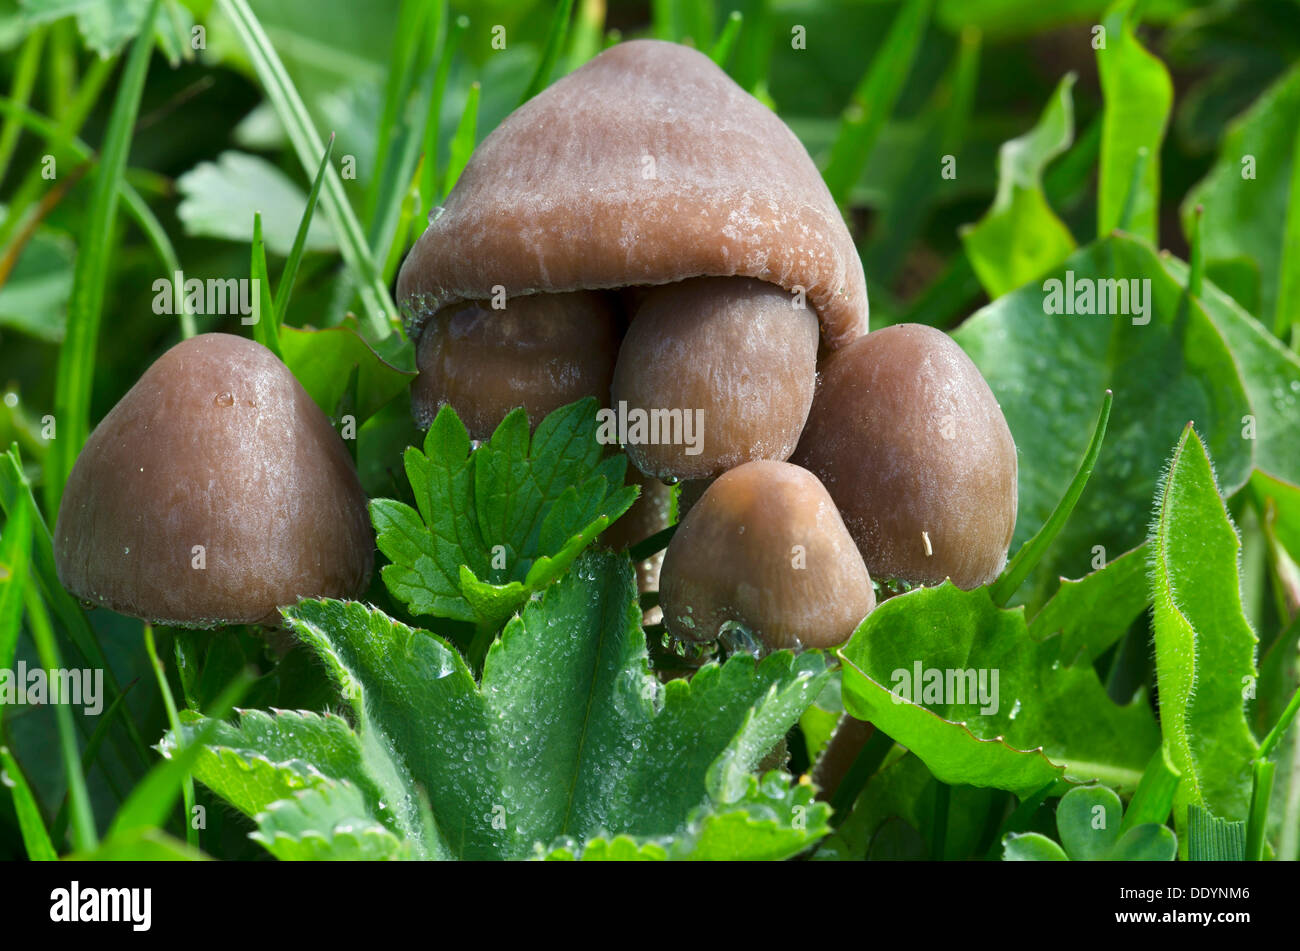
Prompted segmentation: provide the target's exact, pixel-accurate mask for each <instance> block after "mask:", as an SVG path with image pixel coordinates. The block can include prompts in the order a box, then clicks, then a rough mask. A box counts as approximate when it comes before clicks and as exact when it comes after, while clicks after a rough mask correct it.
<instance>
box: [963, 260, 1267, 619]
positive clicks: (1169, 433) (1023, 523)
mask: <svg viewBox="0 0 1300 951" xmlns="http://www.w3.org/2000/svg"><path fill="white" fill-rule="evenodd" d="M1071 275H1072V276H1071ZM1148 280H1149V281H1150V282H1151V283H1150V285H1149V286H1148V285H1146V284H1145V283H1143V282H1145V281H1148ZM1110 281H1125V282H1127V283H1126V284H1125V285H1124V286H1126V287H1127V288H1128V289H1130V290H1131V289H1132V288H1133V287H1134V286H1135V285H1133V284H1132V282H1133V281H1138V284H1137V285H1136V287H1137V288H1138V289H1139V293H1140V294H1141V295H1142V297H1143V309H1144V310H1145V313H1141V314H1140V313H1137V312H1135V313H1132V314H1119V315H1110V316H1103V315H1099V314H1079V313H1074V314H1070V313H1064V312H1046V313H1045V312H1044V311H1045V308H1046V309H1049V311H1055V310H1056V309H1057V308H1056V304H1057V303H1061V304H1062V305H1063V304H1064V301H1065V300H1066V299H1067V298H1069V299H1072V300H1074V302H1075V303H1076V304H1078V303H1080V302H1084V303H1086V299H1085V298H1084V297H1083V296H1082V295H1083V294H1084V289H1090V290H1091V293H1090V294H1089V297H1090V298H1091V299H1092V301H1093V303H1094V304H1095V303H1096V302H1097V299H1098V294H1099V293H1100V292H1102V291H1105V290H1106V289H1107V288H1115V289H1118V288H1119V287H1120V285H1119V284H1118V283H1113V284H1110V283H1106V282H1110ZM1052 282H1059V283H1052ZM1071 282H1073V283H1071ZM1084 282H1087V283H1084ZM1071 287H1073V289H1074V293H1073V296H1071V295H1070V293H1069V289H1070V288H1071ZM1119 303H1121V304H1122V303H1123V301H1122V299H1121V300H1120V301H1119ZM1128 303H1129V306H1128V309H1129V310H1132V311H1137V310H1138V309H1137V308H1134V307H1133V301H1132V300H1130V301H1129V302H1128ZM1077 309H1078V308H1076V310H1077ZM1112 309H1120V308H1112ZM1148 319H1149V322H1147V323H1142V322H1141V321H1146V320H1148ZM1135 320H1136V321H1138V323H1134V321H1135ZM954 337H955V338H956V340H957V342H958V343H959V344H960V345H961V346H962V347H963V348H964V349H965V350H966V352H967V353H968V354H969V355H970V356H971V358H972V360H974V362H975V365H976V366H978V367H979V369H980V372H981V373H982V374H983V375H984V377H985V379H987V380H988V383H989V386H990V387H991V388H992V390H993V393H994V395H995V396H996V397H997V399H998V402H999V404H1000V405H1001V407H1002V411H1003V413H1004V414H1005V416H1006V419H1007V424H1008V425H1009V426H1010V428H1011V433H1012V435H1013V436H1014V437H1015V440H1016V447H1017V450H1018V453H1019V457H1020V471H1019V513H1018V517H1017V522H1016V531H1015V537H1014V539H1013V540H1012V547H1013V548H1018V547H1019V546H1020V545H1023V544H1024V542H1025V541H1026V540H1027V539H1028V538H1030V537H1031V536H1032V535H1033V534H1034V533H1036V532H1037V531H1038V529H1039V528H1040V527H1041V526H1042V525H1043V524H1044V523H1045V522H1046V521H1047V519H1048V517H1049V515H1050V514H1051V512H1052V511H1053V510H1054V509H1055V507H1056V504H1057V502H1058V500H1059V499H1060V493H1061V486H1063V485H1066V484H1068V483H1069V482H1070V479H1071V477H1072V476H1073V475H1074V473H1075V470H1076V468H1077V466H1078V464H1079V459H1080V458H1081V457H1082V456H1083V454H1084V448H1085V445H1086V443H1087V440H1088V438H1089V433H1090V432H1091V431H1092V424H1093V422H1094V420H1095V416H1096V394H1097V393H1100V392H1102V391H1104V390H1106V389H1110V390H1113V391H1114V409H1113V411H1112V413H1111V418H1110V423H1109V426H1108V428H1107V435H1106V446H1105V449H1104V451H1103V452H1102V453H1101V456H1100V458H1099V459H1098V461H1097V467H1096V469H1095V471H1094V472H1093V474H1092V478H1091V479H1090V480H1089V483H1088V487H1087V489H1086V490H1085V491H1084V493H1083V495H1082V496H1081V497H1080V499H1079V503H1078V506H1077V507H1076V508H1075V510H1074V514H1073V516H1072V517H1071V519H1070V521H1069V522H1068V523H1066V525H1065V527H1064V528H1063V529H1062V531H1061V533H1060V534H1059V535H1058V536H1057V538H1056V541H1055V543H1054V544H1053V546H1052V548H1051V550H1049V551H1048V552H1047V555H1046V557H1045V558H1044V559H1043V560H1042V561H1041V562H1040V563H1039V566H1038V568H1037V570H1036V571H1035V573H1034V574H1033V575H1031V576H1030V579H1029V583H1028V584H1027V585H1026V586H1025V588H1023V589H1022V592H1021V597H1023V598H1024V601H1025V603H1026V604H1028V605H1030V606H1031V609H1032V608H1035V607H1036V606H1038V605H1041V604H1042V603H1043V602H1045V601H1046V599H1047V597H1048V596H1049V595H1050V594H1052V593H1054V592H1055V590H1056V588H1057V581H1058V579H1059V578H1061V577H1078V576H1079V575H1081V574H1083V573H1085V572H1086V571H1088V570H1089V566H1090V564H1091V563H1092V561H1093V559H1094V558H1095V557H1097V555H1098V554H1100V555H1101V557H1103V558H1108V557H1109V553H1110V552H1124V551H1128V550H1130V549H1132V548H1135V547H1136V546H1137V545H1139V544H1140V543H1141V542H1142V541H1143V540H1144V539H1145V537H1146V534H1147V516H1146V514H1145V513H1146V512H1147V511H1148V509H1147V508H1146V506H1147V505H1148V504H1149V501H1150V499H1151V497H1152V496H1153V495H1154V494H1155V489H1156V481H1157V476H1158V474H1159V472H1160V470H1161V467H1162V466H1163V465H1164V463H1165V461H1166V454H1165V450H1164V449H1162V448H1161V447H1162V446H1169V445H1172V444H1173V443H1174V442H1175V441H1176V440H1177V439H1178V435H1179V433H1180V432H1181V431H1182V429H1183V426H1184V425H1185V424H1186V423H1187V420H1188V419H1195V420H1196V421H1197V425H1198V427H1199V428H1200V430H1201V432H1203V433H1205V435H1206V440H1207V443H1208V445H1209V447H1210V449H1211V451H1212V452H1213V453H1214V458H1215V459H1216V460H1217V462H1218V466H1219V475H1220V478H1221V479H1222V481H1223V489H1224V491H1225V492H1232V491H1234V490H1235V489H1236V488H1237V487H1239V486H1240V485H1242V484H1243V483H1244V482H1245V480H1246V478H1247V477H1248V475H1249V473H1250V466H1251V453H1252V449H1253V446H1254V444H1253V443H1252V442H1251V441H1250V440H1247V439H1243V438H1242V425H1243V424H1242V417H1244V416H1246V415H1248V414H1249V413H1250V412H1251V406H1250V402H1249V398H1248V396H1247V391H1246V389H1245V387H1244V386H1243V384H1242V382H1241V380H1240V377H1239V370H1238V366H1237V363H1236V361H1235V360H1234V358H1233V354H1232V352H1231V351H1230V350H1229V349H1228V347H1227V346H1226V345H1225V342H1224V340H1223V337H1222V335H1221V334H1220V333H1219V332H1218V329H1217V328H1216V326H1215V325H1214V323H1213V322H1212V321H1211V320H1210V319H1209V318H1208V317H1207V316H1206V314H1205V312H1204V311H1203V310H1202V309H1201V307H1200V306H1199V304H1197V303H1196V302H1195V301H1192V300H1190V299H1188V297H1187V294H1186V292H1185V291H1184V289H1183V288H1182V286H1181V285H1180V284H1179V283H1178V282H1177V281H1175V280H1173V279H1172V277H1171V276H1170V275H1169V273H1168V272H1167V271H1166V270H1165V269H1164V268H1163V267H1162V266H1161V264H1160V260H1159V257H1158V256H1157V255H1156V254H1155V252H1153V251H1152V250H1151V249H1150V248H1148V247H1147V246H1146V245H1144V244H1143V243H1142V242H1140V241H1138V240H1136V239H1134V238H1132V237H1128V236H1119V237H1114V238H1108V239H1105V240H1103V241H1100V242H1097V243H1096V244H1094V245H1090V246H1089V247H1086V248H1083V249H1081V250H1080V251H1078V252H1077V253H1075V254H1074V255H1072V256H1071V257H1070V259H1069V260H1068V261H1067V262H1066V264H1065V267H1064V268H1063V269H1058V270H1057V271H1055V272H1054V273H1053V275H1052V276H1051V277H1050V278H1049V279H1048V280H1046V281H1044V282H1043V284H1042V285H1039V284H1030V285H1028V286H1026V287H1023V288H1021V289H1020V290H1017V291H1014V292H1013V293H1011V294H1007V295H1006V296H1004V297H1001V298H999V299H998V300H996V301H994V302H993V303H992V304H990V305H988V306H987V307H985V308H983V309H982V310H980V311H979V312H978V313H976V314H975V315H974V316H973V317H971V318H970V320H968V321H967V322H966V323H965V324H963V325H962V326H961V327H960V328H959V329H958V330H957V331H956V333H955V334H954ZM1097 546H1101V551H1100V552H1098V551H1097V550H1096V549H1097Z"/></svg>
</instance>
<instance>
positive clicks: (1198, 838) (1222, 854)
mask: <svg viewBox="0 0 1300 951" xmlns="http://www.w3.org/2000/svg"><path fill="white" fill-rule="evenodd" d="M1245 855H1246V823H1244V822H1241V821H1240V820H1238V821H1232V820H1229V819H1222V818H1220V817H1219V816H1216V815H1214V814H1213V813H1212V812H1210V811H1209V810H1208V809H1205V808H1204V807H1202V806H1198V805H1196V804H1195V803H1193V804H1192V805H1191V806H1190V807H1189V808H1188V811H1187V857H1188V858H1189V859H1190V860H1191V861H1193V862H1240V861H1241V860H1242V859H1243V858H1245Z"/></svg>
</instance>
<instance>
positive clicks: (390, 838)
mask: <svg viewBox="0 0 1300 951" xmlns="http://www.w3.org/2000/svg"><path fill="white" fill-rule="evenodd" d="M256 821H257V831H256V832H254V833H252V838H253V839H254V840H255V841H257V842H260V843H262V845H264V846H266V849H267V851H269V852H270V853H271V854H272V855H274V856H275V857H276V858H278V859H281V860H283V861H300V862H301V861H325V860H329V861H345V860H346V861H374V860H376V859H401V858H410V857H411V854H410V853H411V848H410V843H409V841H404V840H402V839H399V838H398V837H397V836H396V835H394V834H393V833H392V831H391V830H390V829H388V828H386V827H385V826H384V825H383V824H382V823H380V822H378V821H377V820H375V819H372V818H371V817H370V814H369V812H368V811H367V804H366V802H365V799H364V797H363V796H362V795H361V793H360V792H359V791H358V790H357V788H356V787H355V786H353V785H351V784H350V783H347V782H324V783H321V784H319V785H315V786H312V787H311V788H310V789H304V790H302V791H301V792H298V793H295V794H294V795H293V798H292V799H284V800H281V801H279V802H275V803H272V804H271V805H270V806H268V807H267V809H266V811H265V812H263V813H261V814H259V815H258V816H257V819H256Z"/></svg>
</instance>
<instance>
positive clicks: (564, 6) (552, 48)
mask: <svg viewBox="0 0 1300 951" xmlns="http://www.w3.org/2000/svg"><path fill="white" fill-rule="evenodd" d="M572 17H573V0H560V2H559V3H558V4H557V5H556V7H555V12H554V13H553V14H551V28H550V29H549V30H548V31H547V33H546V45H545V46H544V47H542V58H541V60H540V61H539V62H538V63H537V69H536V70H535V71H534V72H533V78H532V79H531V80H529V82H528V88H527V89H525V90H524V97H523V98H522V99H520V100H519V104H520V105H521V106H522V105H523V104H524V103H526V102H527V101H528V100H529V99H532V98H533V96H536V95H537V94H538V93H539V92H541V91H542V90H543V89H545V88H546V87H547V86H548V85H549V84H550V82H551V73H553V72H555V64H556V62H557V61H558V60H559V58H560V50H561V49H563V48H564V41H565V38H566V37H567V36H568V34H569V20H570V19H572Z"/></svg>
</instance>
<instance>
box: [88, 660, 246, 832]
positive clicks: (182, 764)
mask: <svg viewBox="0 0 1300 951" xmlns="http://www.w3.org/2000/svg"><path fill="white" fill-rule="evenodd" d="M254 679H255V678H254V677H253V675H252V674H251V673H250V672H249V671H247V670H242V671H240V672H239V674H238V675H237V676H236V677H235V678H234V679H233V680H232V681H231V682H230V683H229V684H227V685H226V688H225V689H224V690H222V691H221V694H220V696H218V697H217V699H216V700H215V701H213V706H212V709H211V710H210V711H209V717H210V718H209V719H208V721H207V722H206V723H205V724H204V725H203V728H202V729H201V730H199V732H198V734H197V735H196V736H195V737H194V739H193V741H192V742H190V743H187V744H185V745H184V746H183V747H180V748H178V749H177V750H176V751H175V752H173V753H172V755H171V756H170V757H169V758H168V759H166V760H164V761H163V762H161V763H159V764H158V765H156V766H155V767H154V768H153V769H151V770H150V771H149V773H148V775H146V776H145V777H144V779H142V780H141V781H140V783H139V784H138V785H137V786H136V787H135V789H134V790H132V792H131V795H130V797H128V798H127V800H126V802H125V803H123V804H122V808H121V809H119V810H118V811H117V815H116V816H114V818H113V824H112V825H111V826H109V830H108V837H109V838H110V839H113V838H116V837H117V836H119V835H124V834H126V833H128V832H132V831H134V830H136V829H147V828H154V827H161V826H162V825H163V823H165V822H166V821H167V813H169V812H171V810H172V807H173V806H174V805H175V804H176V797H177V796H178V795H179V794H180V790H181V781H182V779H183V778H184V777H187V776H189V775H190V771H191V770H192V768H193V766H194V761H195V760H197V759H198V757H199V754H200V753H202V752H203V747H204V746H205V745H206V744H207V742H208V741H209V740H210V739H212V736H213V735H214V734H215V733H216V732H217V730H218V728H219V727H220V726H221V721H222V720H223V719H224V718H225V717H226V716H227V715H228V714H229V713H230V711H231V710H233V709H234V707H235V704H237V703H238V702H239V700H240V698H241V697H243V695H244V694H245V693H246V692H247V691H248V688H249V687H250V686H251V685H252V683H253V681H254ZM176 735H177V737H178V742H179V736H180V734H176ZM188 820H189V816H187V817H186V823H185V824H186V826H189V824H190V823H189V821H188ZM78 851H81V850H80V849H78Z"/></svg>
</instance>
